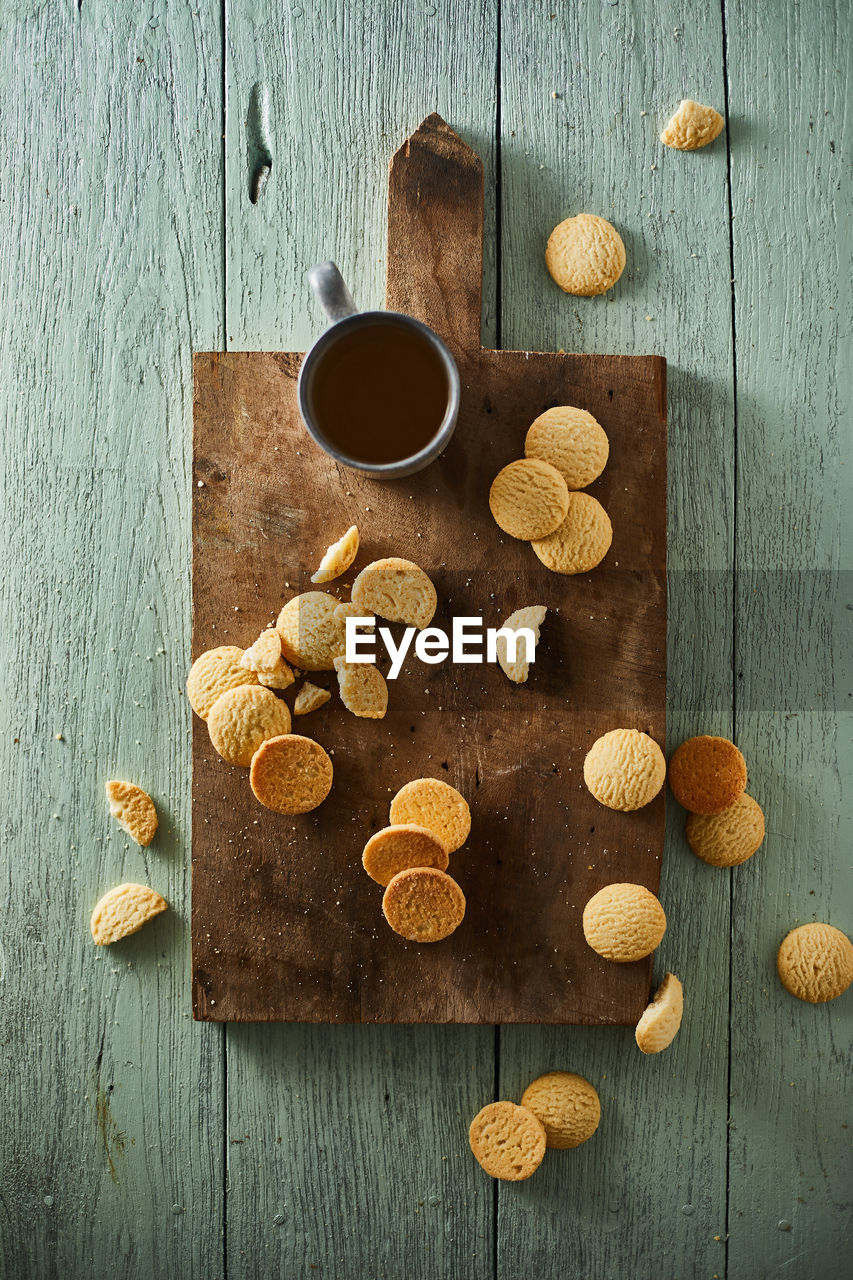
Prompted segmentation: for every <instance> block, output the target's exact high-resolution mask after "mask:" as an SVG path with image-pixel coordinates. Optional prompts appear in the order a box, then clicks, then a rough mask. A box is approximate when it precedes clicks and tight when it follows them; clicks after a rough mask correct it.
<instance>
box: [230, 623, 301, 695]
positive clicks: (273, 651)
mask: <svg viewBox="0 0 853 1280" xmlns="http://www.w3.org/2000/svg"><path fill="white" fill-rule="evenodd" d="M240 666H241V667H245V668H246V670H247V671H254V673H255V675H256V676H257V677H258V683H259V684H262V685H265V686H266V687H267V688H268V689H289V688H290V686H291V685H292V684H293V682H294V680H295V679H296V677H295V676H294V674H293V671H292V670H291V669H290V667H289V666H288V665H287V663H286V662H285V660H284V658H283V657H282V656H281V636H280V635H279V634H278V632H277V631H276V629H275V627H269V628H268V629H267V630H266V631H262V632H261V634H260V635H259V636H258V638H257V640H256V641H255V643H254V644H252V645H250V646H249V648H248V649H247V650H246V651H245V653H244V654H243V656H242V658H241V659H240Z"/></svg>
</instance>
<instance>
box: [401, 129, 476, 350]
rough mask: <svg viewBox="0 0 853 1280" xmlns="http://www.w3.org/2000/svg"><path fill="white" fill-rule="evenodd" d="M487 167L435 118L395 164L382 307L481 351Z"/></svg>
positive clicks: (453, 344) (455, 345) (453, 343)
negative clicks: (414, 319) (484, 180)
mask: <svg viewBox="0 0 853 1280" xmlns="http://www.w3.org/2000/svg"><path fill="white" fill-rule="evenodd" d="M482 288H483V163H482V161H481V160H480V157H479V156H478V155H477V154H476V152H474V151H472V150H471V148H470V147H469V146H468V145H467V144H466V143H464V142H463V141H462V139H461V138H460V137H459V135H458V134H457V133H454V132H453V130H452V129H451V128H450V126H449V125H448V124H446V123H445V121H444V120H442V118H441V116H440V115H437V114H436V113H435V112H433V114H432V115H429V116H427V118H426V119H425V120H424V121H423V123H422V124H421V125H420V126H419V127H418V128H417V129H416V130H415V132H414V133H413V134H412V136H411V137H410V138H407V139H406V141H405V142H404V143H403V145H402V147H400V149H399V151H397V152H396V153H395V154H394V156H393V157H392V159H391V169H390V174H389V179H388V271H387V278H386V292H385V305H386V307H388V309H389V310H391V311H403V312H405V313H406V314H407V315H412V316H416V317H417V319H418V320H423V321H424V323H425V324H428V325H430V327H431V328H433V329H435V331H436V332H437V333H439V334H440V335H441V337H442V338H444V340H445V342H447V344H448V345H449V346H450V348H451V349H452V350H456V351H460V350H461V351H470V350H472V349H473V350H478V349H479V346H480V307H481V303H482Z"/></svg>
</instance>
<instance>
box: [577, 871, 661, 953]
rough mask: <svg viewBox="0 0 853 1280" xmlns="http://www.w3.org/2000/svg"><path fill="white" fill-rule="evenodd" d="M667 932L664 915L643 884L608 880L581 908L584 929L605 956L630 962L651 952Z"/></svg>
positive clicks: (593, 945)
mask: <svg viewBox="0 0 853 1280" xmlns="http://www.w3.org/2000/svg"><path fill="white" fill-rule="evenodd" d="M665 932H666V916H665V914H664V910H663V907H662V906H661V904H660V903H659V902H658V900H657V898H656V897H655V895H654V894H653V893H652V892H651V891H650V890H649V889H647V888H646V887H645V885H642V884H625V883H620V884H608V885H605V886H604V888H603V889H599V891H598V893H594V894H593V895H592V897H591V898H590V900H589V902H588V903H587V904H586V906H585V907H584V909H583V933H584V937H585V938H586V940H587V942H588V943H589V945H590V946H591V947H592V949H593V951H596V952H598V954H599V955H600V956H603V957H604V959H605V960H613V961H614V962H615V963H617V964H630V963H631V961H633V960H642V959H644V957H645V956H650V955H651V954H652V952H653V951H654V950H655V948H656V947H657V946H658V944H659V943H660V940H661V938H662V937H663V935H664V933H665Z"/></svg>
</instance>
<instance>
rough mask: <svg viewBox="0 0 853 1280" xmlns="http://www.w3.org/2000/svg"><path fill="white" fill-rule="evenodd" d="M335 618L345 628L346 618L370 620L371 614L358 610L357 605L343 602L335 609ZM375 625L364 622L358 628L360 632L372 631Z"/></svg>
mask: <svg viewBox="0 0 853 1280" xmlns="http://www.w3.org/2000/svg"><path fill="white" fill-rule="evenodd" d="M335 617H336V618H337V619H338V620H339V621H341V622H342V623H343V624H344V626H346V620H347V618H364V617H367V618H372V617H373V613H372V612H371V611H370V610H369V609H368V610H364V609H360V608H359V607H358V605H357V604H353V602H352V601H351V600H344V601H342V603H341V604H339V605H338V606H337V608H336V609H335ZM375 629H376V624H375V622H374V623H367V622H364V623H362V625H361V626H360V627H359V631H360V632H368V631H374V630H375Z"/></svg>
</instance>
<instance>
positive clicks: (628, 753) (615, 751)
mask: <svg viewBox="0 0 853 1280" xmlns="http://www.w3.org/2000/svg"><path fill="white" fill-rule="evenodd" d="M665 777H666V760H665V758H664V754H663V752H662V751H661V749H660V747H659V746H658V744H657V743H656V742H655V740H654V738H650V737H649V735H648V734H647V733H641V732H640V731H639V729H611V730H610V732H609V733H605V734H603V735H602V737H600V738H598V739H597V740H596V741H595V742H594V743H593V744H592V746H591V747H590V749H589V751H588V752H587V756H586V759H585V760H584V762H583V779H584V782H585V783H586V785H587V787H588V788H589V790H590V791H591V792H592V794H593V795H594V796H595V798H596V800H597V801H598V802H599V804H603V805H606V806H607V808H608V809H620V810H622V812H624V813H630V812H631V811H632V810H634V809H642V807H643V805H646V804H648V803H649V802H650V801H651V800H654V798H655V796H656V795H657V794H658V792H659V791H660V789H661V787H662V786H663V780H664V778H665Z"/></svg>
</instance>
